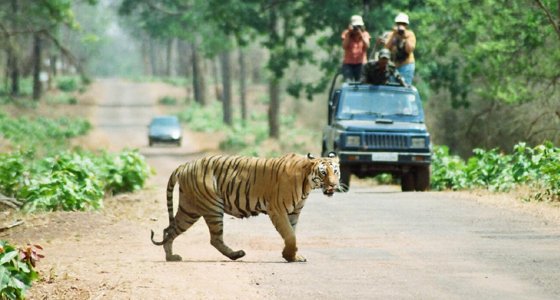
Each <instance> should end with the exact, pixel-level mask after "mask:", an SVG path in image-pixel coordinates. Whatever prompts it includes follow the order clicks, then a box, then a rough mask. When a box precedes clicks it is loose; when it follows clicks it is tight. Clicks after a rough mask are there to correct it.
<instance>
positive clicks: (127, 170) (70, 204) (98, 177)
mask: <svg viewBox="0 0 560 300" xmlns="http://www.w3.org/2000/svg"><path fill="white" fill-rule="evenodd" d="M0 170H1V171H2V173H1V174H0V192H2V193H3V194H5V195H9V196H12V197H16V198H17V199H21V200H24V202H25V203H24V210H25V211H26V212H34V211H38V210H39V211H54V210H89V209H98V208H100V207H101V206H102V205H103V197H104V195H105V193H110V194H118V193H125V192H132V191H136V190H139V189H141V188H142V187H143V186H144V184H145V183H146V180H147V178H148V177H149V176H150V175H151V174H152V170H151V169H150V167H149V166H148V164H147V163H146V161H145V159H144V157H143V156H141V155H140V153H139V152H138V150H125V151H123V152H121V153H118V154H109V153H102V154H101V155H96V154H94V153H90V152H68V151H66V152H63V153H60V154H58V155H55V156H48V157H45V158H43V159H39V160H33V155H32V154H23V153H20V152H14V153H8V154H1V155H0Z"/></svg>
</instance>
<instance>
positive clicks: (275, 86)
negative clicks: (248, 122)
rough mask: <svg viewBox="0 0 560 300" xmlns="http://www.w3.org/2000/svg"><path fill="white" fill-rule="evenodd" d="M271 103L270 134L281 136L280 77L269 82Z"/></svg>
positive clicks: (275, 137) (272, 136)
mask: <svg viewBox="0 0 560 300" xmlns="http://www.w3.org/2000/svg"><path fill="white" fill-rule="evenodd" d="M268 88H269V90H268V91H269V95H270V103H269V105H268V136H269V137H271V138H274V139H278V138H279V137H280V122H279V115H280V79H278V78H272V79H270V82H269V86H268Z"/></svg>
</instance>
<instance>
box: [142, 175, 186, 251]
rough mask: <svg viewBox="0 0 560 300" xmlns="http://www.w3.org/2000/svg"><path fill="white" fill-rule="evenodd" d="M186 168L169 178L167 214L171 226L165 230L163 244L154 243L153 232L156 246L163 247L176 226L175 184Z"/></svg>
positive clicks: (151, 237)
mask: <svg viewBox="0 0 560 300" xmlns="http://www.w3.org/2000/svg"><path fill="white" fill-rule="evenodd" d="M183 168H184V166H180V167H178V168H177V169H175V171H173V173H171V176H170V177H169V181H168V182H167V213H168V214H169V226H167V228H165V229H164V230H163V240H162V241H161V242H157V241H154V231H153V230H151V232H152V234H151V236H150V239H151V240H152V243H153V244H154V245H156V246H161V245H163V244H165V243H167V241H168V240H169V236H170V235H169V230H170V229H172V228H173V227H174V226H175V218H174V217H173V189H174V188H175V184H176V183H177V173H179V171H181V170H182V169H183Z"/></svg>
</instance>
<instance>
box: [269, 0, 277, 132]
mask: <svg viewBox="0 0 560 300" xmlns="http://www.w3.org/2000/svg"><path fill="white" fill-rule="evenodd" d="M269 1H270V3H271V4H273V2H274V0H269ZM277 23H278V18H277V14H276V8H275V6H273V7H272V8H271V9H270V11H269V24H268V25H269V32H270V35H269V39H270V40H271V41H272V42H273V44H275V42H278V41H279V40H280V37H279V34H278V29H277V28H276V27H277ZM276 55H277V54H276V53H274V51H272V52H271V53H270V57H269V58H268V59H269V60H270V61H275V60H276ZM271 71H272V75H271V78H270V79H269V80H270V81H269V91H268V92H269V96H270V103H269V106H268V130H269V132H268V136H269V137H271V138H274V139H278V138H279V137H280V122H279V114H280V75H279V74H278V73H276V72H275V70H271Z"/></svg>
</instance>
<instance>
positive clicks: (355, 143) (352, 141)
mask: <svg viewBox="0 0 560 300" xmlns="http://www.w3.org/2000/svg"><path fill="white" fill-rule="evenodd" d="M344 145H346V147H359V146H360V136H358V135H347V136H346V142H345V143H344Z"/></svg>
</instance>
